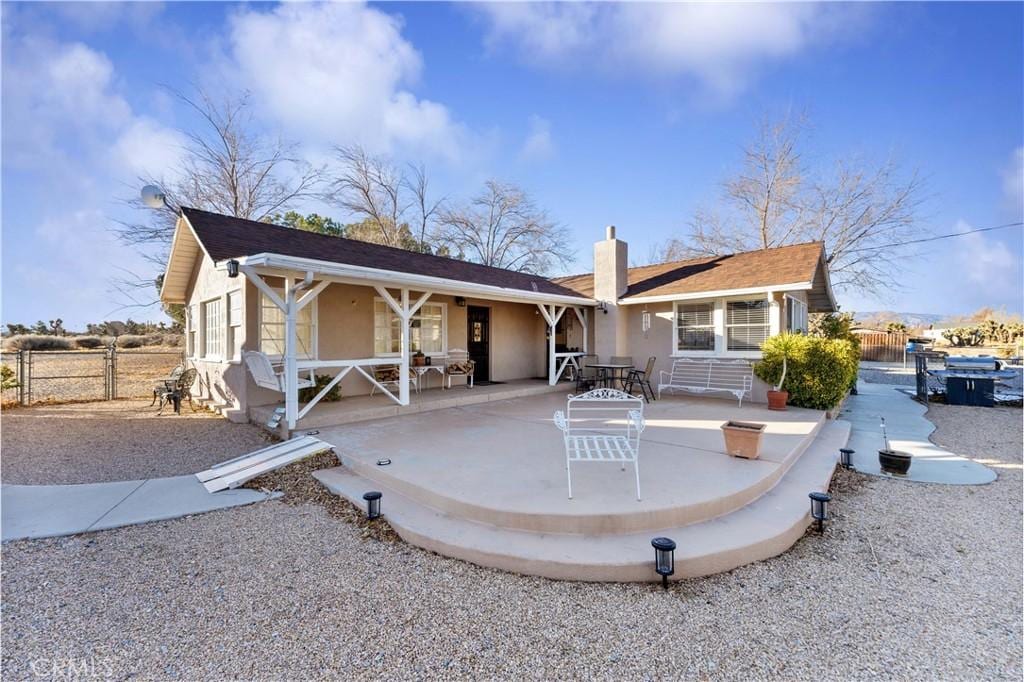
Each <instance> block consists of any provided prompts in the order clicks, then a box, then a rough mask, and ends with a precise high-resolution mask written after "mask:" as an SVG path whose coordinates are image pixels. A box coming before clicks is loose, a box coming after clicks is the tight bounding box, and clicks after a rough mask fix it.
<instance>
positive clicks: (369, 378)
mask: <svg viewBox="0 0 1024 682" xmlns="http://www.w3.org/2000/svg"><path fill="white" fill-rule="evenodd" d="M353 366H354V367H355V368H356V371H357V372H359V373H360V374H362V375H363V376H364V377H366V379H367V381H369V382H370V383H371V384H373V385H374V386H376V387H377V388H379V389H380V390H381V391H383V392H384V395H386V396H387V397H389V398H391V399H392V400H394V401H395V402H396V403H398V404H399V405H401V404H402V403H401V401H400V400H399V399H398V398H396V397H395V394H394V393H392V392H391V391H389V390H388V389H386V388H384V386H383V385H382V384H381V383H380V382H379V381H377V380H376V379H374V378H373V375H372V374H368V373H367V371H366V370H365V369H363V368H362V366H360V365H353Z"/></svg>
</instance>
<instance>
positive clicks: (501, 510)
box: [337, 412, 827, 534]
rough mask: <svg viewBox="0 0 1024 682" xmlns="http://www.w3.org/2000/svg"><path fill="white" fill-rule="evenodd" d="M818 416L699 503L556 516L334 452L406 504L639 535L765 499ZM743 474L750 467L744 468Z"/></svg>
mask: <svg viewBox="0 0 1024 682" xmlns="http://www.w3.org/2000/svg"><path fill="white" fill-rule="evenodd" d="M817 414H818V421H817V422H816V423H815V424H814V426H813V428H812V429H811V430H810V431H809V433H807V434H806V436H804V437H803V438H801V439H800V440H799V442H797V443H796V444H795V445H793V446H792V449H790V450H789V451H788V452H786V453H785V456H784V458H782V460H781V461H780V462H779V464H778V466H772V467H770V468H769V467H765V468H764V474H763V475H760V476H753V477H746V478H743V479H740V478H738V477H737V478H736V479H734V480H730V481H728V482H727V483H728V485H723V486H722V487H721V488H720V489H719V492H720V494H718V495H715V496H713V497H709V498H705V499H701V500H698V501H683V500H681V499H669V498H663V499H661V500H660V501H658V502H654V501H652V500H647V501H646V502H645V504H643V505H636V510H635V511H632V510H631V511H623V510H622V509H615V510H609V509H608V508H606V507H602V508H599V509H597V510H595V509H593V508H589V510H584V509H586V508H584V507H578V508H576V509H574V510H572V511H560V512H555V511H552V510H550V508H545V507H544V505H539V504H538V505H535V506H531V508H530V509H528V510H526V509H518V508H510V506H509V505H508V504H504V505H503V504H502V502H501V500H499V499H495V498H491V499H485V500H483V501H481V500H480V498H477V500H478V501H476V502H473V501H470V500H468V499H466V498H465V497H462V496H459V495H458V494H455V493H453V492H452V490H453V488H452V487H446V488H438V487H436V486H434V487H430V486H427V485H420V484H419V483H418V482H417V480H416V479H415V478H412V477H409V476H407V475H406V476H404V477H403V476H398V475H395V474H393V473H392V470H391V469H389V468H387V467H379V466H376V464H375V463H371V462H368V461H366V459H365V458H359V457H353V456H351V455H350V454H349V453H348V452H347V451H346V450H345V449H341V448H339V449H338V450H337V451H338V452H339V453H340V454H339V457H338V459H339V460H340V461H341V463H342V465H344V466H345V467H347V468H348V470H349V471H350V472H351V473H353V474H356V475H358V476H361V477H363V478H365V479H367V481H368V483H369V484H370V485H380V486H385V487H387V488H389V489H390V490H392V491H394V492H397V493H401V494H402V495H403V496H404V497H406V498H408V499H409V500H410V501H411V502H414V503H416V504H420V505H424V506H427V507H430V508H432V509H435V510H437V511H440V512H443V513H446V514H449V515H451V516H455V517H458V518H461V519H465V520H468V521H476V522H478V523H484V524H490V525H495V526H500V527H502V528H509V529H515V530H525V531H530V532H543V533H593V534H605V533H627V532H638V533H639V532H648V531H652V530H657V529H659V528H671V527H677V526H686V525H689V524H693V523H700V522H702V521H707V520H709V519H713V518H716V517H719V516H723V515H725V514H729V513H731V512H733V511H736V510H738V509H742V508H743V507H744V506H746V505H748V504H750V503H751V502H753V501H754V500H756V499H757V498H759V497H761V496H762V495H764V494H765V493H766V492H767V491H769V490H771V489H772V488H773V487H774V486H775V485H776V484H778V482H779V481H780V480H782V478H783V477H784V476H785V475H786V472H788V471H789V469H790V467H792V466H793V465H794V463H796V462H797V461H799V460H800V457H801V455H803V453H804V452H805V450H806V449H807V448H808V447H809V446H810V445H811V444H812V443H814V442H815V438H816V437H817V434H818V432H819V430H820V429H821V428H822V427H823V426H824V425H825V424H826V423H827V420H826V418H825V413H824V412H820V413H817ZM655 442H656V441H651V440H649V439H648V438H646V437H644V438H641V448H640V461H641V468H643V466H644V464H645V463H649V462H650V460H649V459H645V458H644V453H645V449H647V448H650V447H651V446H652V445H653V444H654V443H655ZM648 452H650V450H648ZM713 457H717V455H715V456H713ZM744 464H745V463H744ZM627 468H628V467H627ZM746 471H753V469H752V468H750V467H748V468H747V469H746ZM627 473H631V472H627ZM577 475H579V474H577ZM655 505H656V506H655Z"/></svg>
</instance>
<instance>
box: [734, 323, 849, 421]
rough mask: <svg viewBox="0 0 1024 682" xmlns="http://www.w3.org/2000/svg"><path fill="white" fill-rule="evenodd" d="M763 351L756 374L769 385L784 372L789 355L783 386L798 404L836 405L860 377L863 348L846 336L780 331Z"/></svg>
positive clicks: (799, 405) (791, 401)
mask: <svg viewBox="0 0 1024 682" xmlns="http://www.w3.org/2000/svg"><path fill="white" fill-rule="evenodd" d="M761 352H762V356H763V357H762V359H761V361H760V362H758V363H757V364H755V365H754V374H756V375H757V376H758V378H759V379H761V380H762V381H766V382H768V383H770V384H774V383H775V382H776V381H778V379H779V377H780V376H781V375H782V359H783V355H785V356H786V357H787V358H788V360H787V365H788V369H787V371H786V381H785V383H784V384H783V386H782V389H783V390H785V391H789V403H790V404H791V405H796V406H797V407H809V408H813V409H816V410H827V409H829V408H832V407H835V406H836V405H838V404H839V401H840V400H842V399H843V396H844V395H846V391H847V389H849V388H850V386H852V385H853V384H854V382H855V381H856V380H857V366H858V363H859V360H860V351H859V350H858V349H857V348H856V347H855V346H854V344H853V343H852V342H850V341H848V340H846V339H829V338H823V337H820V336H805V335H793V334H780V335H779V336H773V337H771V338H770V339H768V340H767V341H765V342H764V344H763V345H762V346H761Z"/></svg>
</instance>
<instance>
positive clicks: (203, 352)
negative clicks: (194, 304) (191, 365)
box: [199, 294, 227, 362]
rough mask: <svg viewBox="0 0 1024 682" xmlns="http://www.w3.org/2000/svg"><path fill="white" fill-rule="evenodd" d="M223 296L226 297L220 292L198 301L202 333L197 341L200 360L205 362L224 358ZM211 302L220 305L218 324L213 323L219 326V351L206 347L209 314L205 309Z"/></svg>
mask: <svg viewBox="0 0 1024 682" xmlns="http://www.w3.org/2000/svg"><path fill="white" fill-rule="evenodd" d="M225 298H226V296H225V295H224V294H221V295H219V296H214V297H213V298H208V299H205V300H201V301H199V328H200V329H201V330H202V333H201V334H200V336H201V339H200V342H199V349H200V355H199V357H200V359H202V360H204V361H206V362H221V361H223V360H224V359H225V355H224V350H225V349H224V344H225V342H226V341H227V338H226V337H227V334H226V332H227V328H226V327H225V322H224V299H225ZM211 303H216V304H217V305H219V306H220V312H219V315H220V324H218V325H215V327H219V328H220V352H219V353H211V352H210V351H209V350H208V348H207V346H208V341H209V339H208V334H207V332H208V330H209V319H208V318H209V314H208V313H207V309H208V306H209V305H210V304H211Z"/></svg>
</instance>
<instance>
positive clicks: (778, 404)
mask: <svg viewBox="0 0 1024 682" xmlns="http://www.w3.org/2000/svg"><path fill="white" fill-rule="evenodd" d="M787 400H789V391H771V390H769V391H768V409H769V410H784V409H786V401H787Z"/></svg>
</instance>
